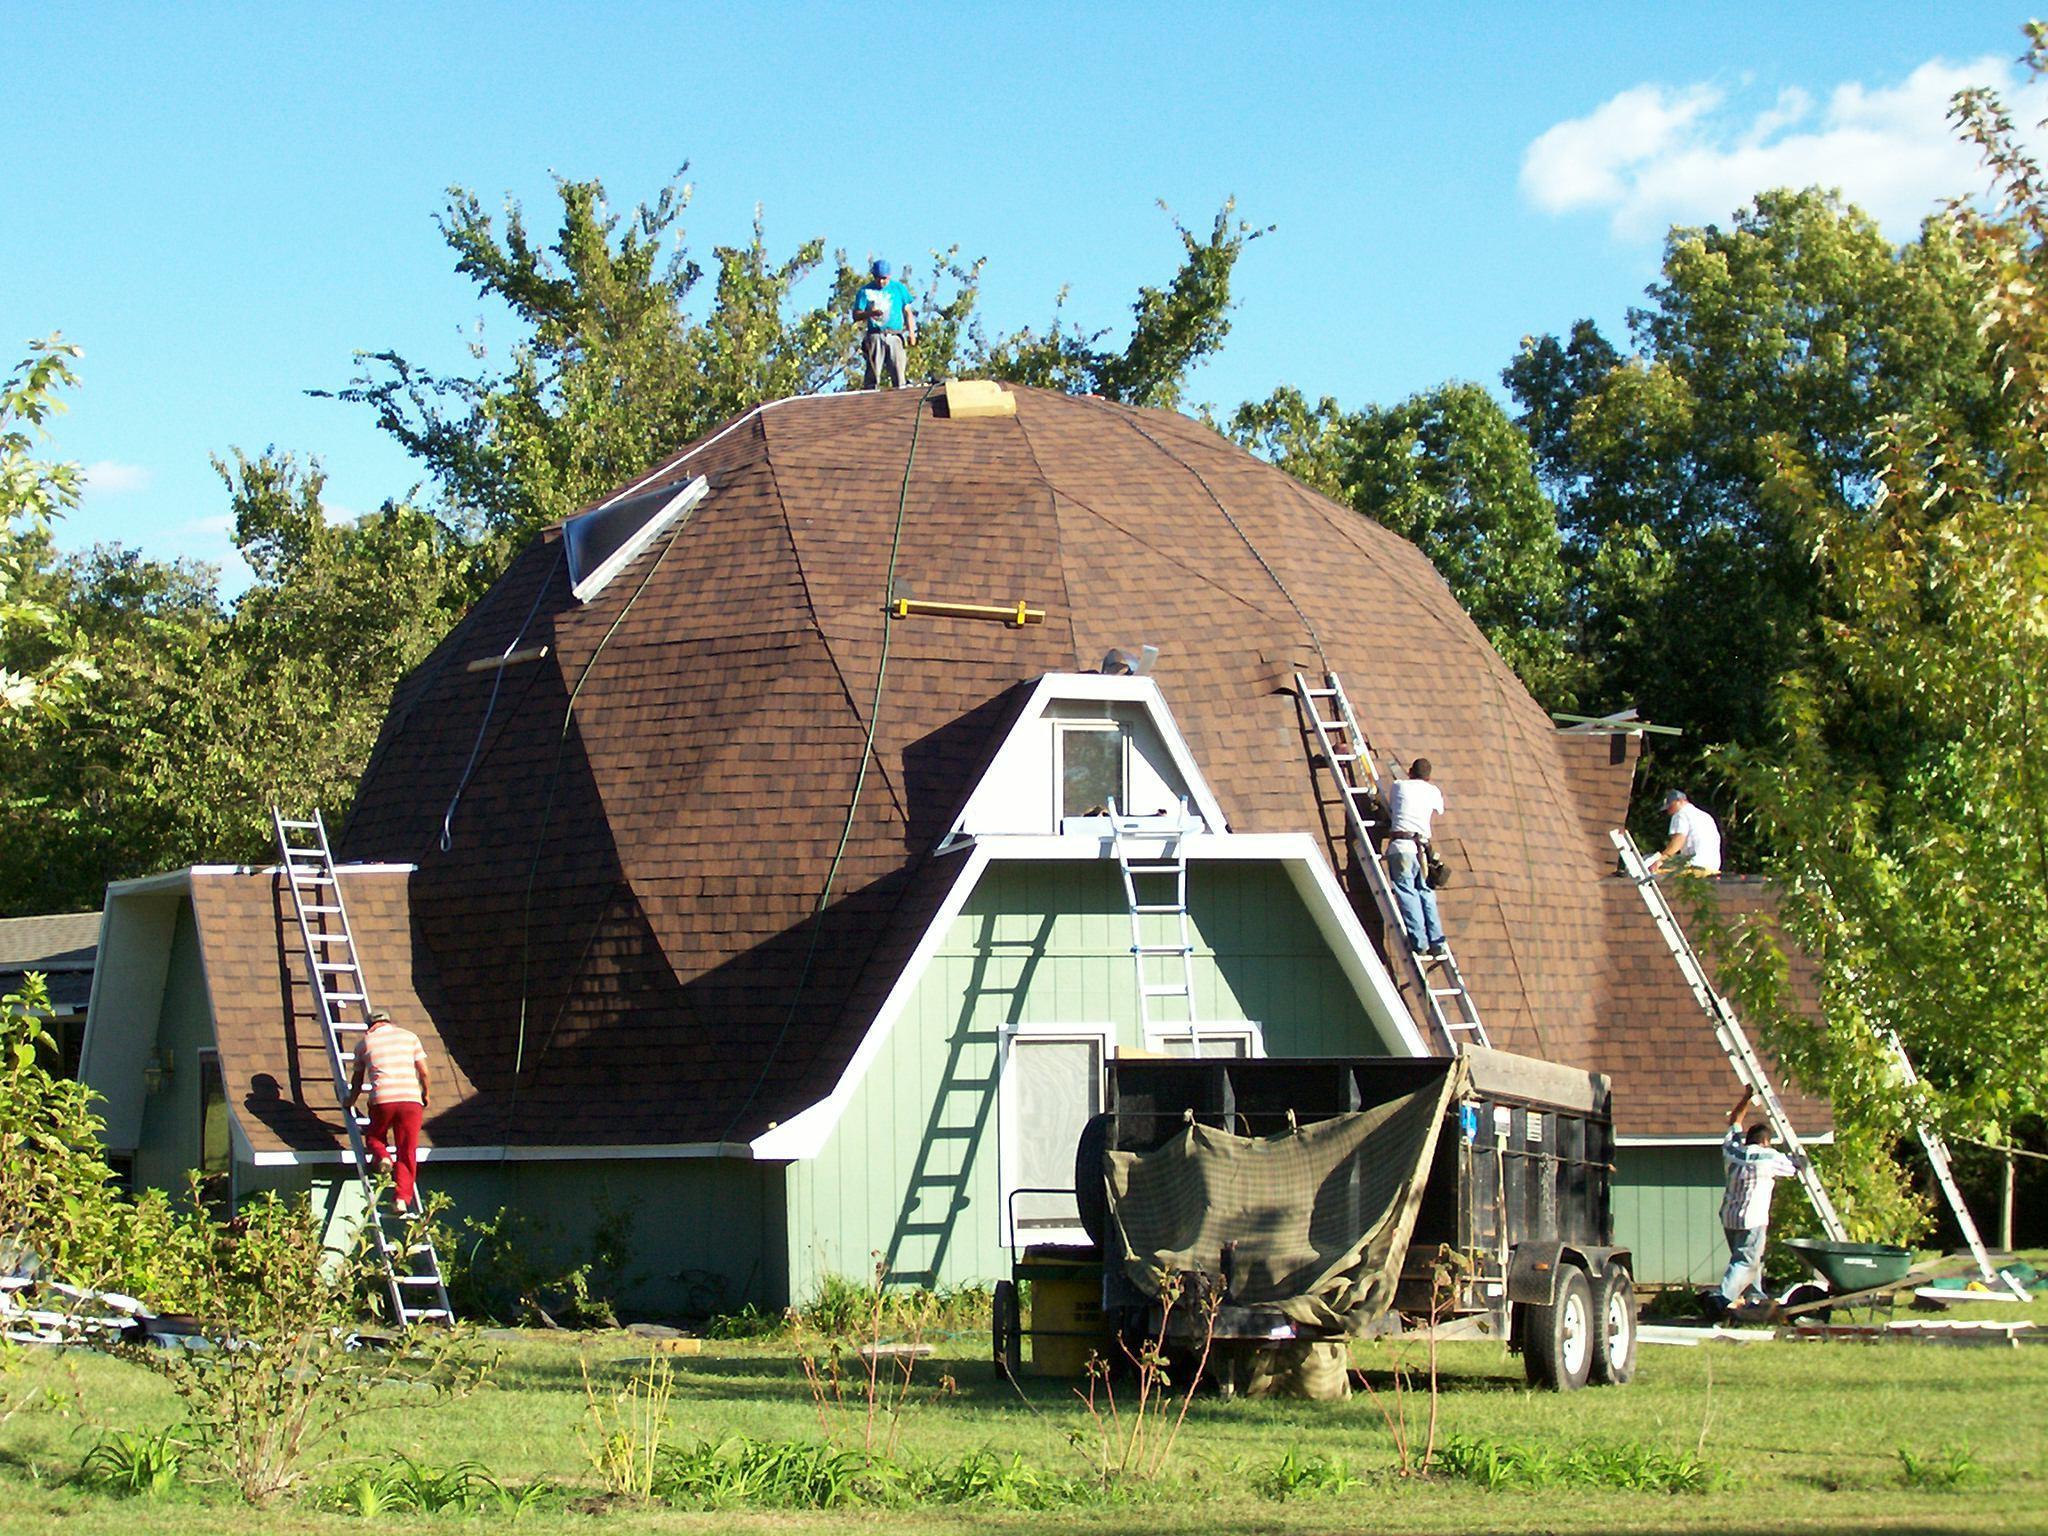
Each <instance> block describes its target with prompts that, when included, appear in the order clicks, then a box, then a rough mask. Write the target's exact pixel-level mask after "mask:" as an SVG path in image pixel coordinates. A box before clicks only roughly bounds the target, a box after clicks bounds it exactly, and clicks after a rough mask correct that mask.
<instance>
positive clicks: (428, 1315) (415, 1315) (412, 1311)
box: [398, 1307, 448, 1323]
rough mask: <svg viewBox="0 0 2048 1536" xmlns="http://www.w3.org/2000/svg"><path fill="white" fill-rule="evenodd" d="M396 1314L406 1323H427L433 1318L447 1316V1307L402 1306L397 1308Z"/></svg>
mask: <svg viewBox="0 0 2048 1536" xmlns="http://www.w3.org/2000/svg"><path fill="white" fill-rule="evenodd" d="M398 1315H399V1317H400V1318H401V1319H402V1320H403V1321H405V1322H408V1323H428V1322H432V1321H433V1320H434V1319H435V1318H445V1317H447V1315H448V1309H447V1308H446V1307H418V1308H414V1307H402V1308H400V1309H399V1314H398Z"/></svg>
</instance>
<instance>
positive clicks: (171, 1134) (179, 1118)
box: [135, 902, 213, 1191]
mask: <svg viewBox="0 0 2048 1536" xmlns="http://www.w3.org/2000/svg"><path fill="white" fill-rule="evenodd" d="M212 1046H213V1015H212V1013H211V1012H210V1011H209V1009H208V1008H207V1003H206V984H205V979H204V974H203V972H202V971H201V969H200V962H199V929H198V926H197V925H196V924H195V923H194V922H193V920H192V904H191V903H190V902H181V903H180V904H179V906H178V920H177V926H176V928H175V929H173V930H172V934H171V960H170V968H169V970H168V971H167V972H166V974H165V977H164V1005H163V1011H162V1012H161V1013H160V1014H159V1015H158V1016H157V1021H156V1048H155V1054H156V1057H157V1059H158V1060H159V1061H160V1062H161V1063H162V1064H164V1065H166V1066H168V1067H169V1069H170V1070H169V1072H168V1073H167V1074H166V1075H165V1077H164V1079H163V1081H162V1083H161V1085H160V1086H159V1087H158V1089H157V1091H156V1092H155V1093H152V1094H149V1095H148V1096H147V1097H146V1098H144V1100H143V1101H142V1132H141V1136H140V1138H139V1139H138V1140H137V1142H136V1147H135V1182H136V1185H137V1187H138V1188H157V1189H169V1190H174V1191H182V1190H183V1189H184V1188H185V1175H186V1173H187V1172H188V1171H189V1170H190V1169H193V1168H197V1167H198V1166H199V1053H200V1051H202V1050H210V1049H212Z"/></svg>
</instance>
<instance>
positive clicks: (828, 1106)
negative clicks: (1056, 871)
mask: <svg viewBox="0 0 2048 1536" xmlns="http://www.w3.org/2000/svg"><path fill="white" fill-rule="evenodd" d="M1034 841H1036V840H1034ZM1043 841H1047V842H1056V841H1058V839H1057V838H1051V837H1048V838H1046V839H1043ZM988 863H989V852H988V849H987V848H985V847H983V846H982V845H981V844H979V843H976V844H974V845H973V846H972V847H971V848H970V850H969V852H968V854H967V857H966V859H965V860H963V861H962V862H961V865H960V872H959V873H958V874H957V875H955V876H954V877H953V884H952V886H951V888H949V889H948V890H947V892H946V897H945V900H943V901H942V902H940V903H939V910H938V911H937V912H936V913H934V914H933V915H932V920H931V923H930V925H929V926H928V927H926V929H925V931H924V933H923V934H922V935H920V936H919V938H918V941H917V948H916V949H914V950H912V951H911V955H910V961H909V963H908V964H907V965H905V966H904V967H903V969H902V970H901V971H899V972H897V974H896V981H895V984H894V985H893V986H891V987H890V988H889V995H888V996H887V997H885V998H883V999H882V1006H881V1007H880V1008H879V1009H877V1010H876V1011H875V1020H874V1022H873V1023H872V1024H870V1025H869V1026H868V1028H867V1032H866V1033H865V1034H864V1035H862V1036H861V1040H860V1044H859V1045H858V1046H857V1047H855V1049H854V1052H853V1059H852V1060H851V1061H849V1062H848V1063H847V1064H846V1070H845V1071H844V1072H841V1073H840V1074H839V1081H838V1082H836V1083H834V1084H833V1085H832V1091H831V1092H830V1093H829V1094H827V1095H826V1096H825V1097H824V1098H822V1099H820V1100H819V1101H818V1102H817V1103H815V1104H813V1105H810V1106H809V1107H808V1108H806V1109H801V1110H799V1111H797V1113H795V1114H794V1115H791V1116H790V1117H789V1118H788V1119H787V1120H785V1121H783V1122H782V1123H781V1124H780V1125H773V1126H770V1127H769V1128H768V1129H767V1130H765V1131H763V1132H762V1133H761V1134H760V1135H759V1136H756V1137H755V1138H754V1141H753V1146H752V1148H751V1152H752V1155H753V1156H754V1157H757V1158H761V1159H763V1160H765V1161H771V1162H796V1161H799V1160H801V1159H803V1158H809V1157H816V1156H817V1155H818V1153H819V1152H821V1151H822V1150H824V1146H825V1140H826V1138H827V1137H829V1136H830V1135H831V1134H832V1128H833V1127H834V1126H836V1125H837V1124H838V1123H839V1117H840V1116H841V1115H842V1114H844V1113H845V1112H846V1106H847V1105H848V1104H850V1103H852V1102H853V1094H854V1090H855V1089H856V1088H858V1087H859V1086H860V1080H861V1078H862V1077H864V1076H865V1075H866V1074H867V1070H868V1067H869V1066H870V1065H871V1064H872V1063H873V1061H874V1059H875V1058H876V1057H877V1056H879V1055H880V1054H881V1053H882V1047H883V1046H884V1045H885V1044H886V1043H887V1042H888V1039H889V1031H890V1030H892V1029H894V1028H895V1027H896V1020H897V1018H898V1017H899V1016H900V1015H901V1014H902V1012H903V1010H904V1008H905V1006H906V1005H908V1003H909V1002H910V997H911V994H912V993H914V992H915V991H916V990H917V984H918V983H919V982H920V981H922V980H923V979H924V973H925V970H926V969H927V968H928V967H929V966H930V965H931V961H932V956H933V955H935V954H937V953H938V950H939V945H940V944H942V943H944V942H945V938H946V934H947V932H948V930H950V929H951V928H952V926H953V919H954V918H956V917H958V916H959V915H960V909H961V908H962V907H964V906H966V905H967V898H968V897H969V896H971V895H973V894H974V887H975V885H976V883H977V882H978V881H980V879H981V872H982V871H983V870H985V869H987V868H988Z"/></svg>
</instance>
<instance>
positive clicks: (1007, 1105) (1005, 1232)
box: [996, 1024, 1116, 1249]
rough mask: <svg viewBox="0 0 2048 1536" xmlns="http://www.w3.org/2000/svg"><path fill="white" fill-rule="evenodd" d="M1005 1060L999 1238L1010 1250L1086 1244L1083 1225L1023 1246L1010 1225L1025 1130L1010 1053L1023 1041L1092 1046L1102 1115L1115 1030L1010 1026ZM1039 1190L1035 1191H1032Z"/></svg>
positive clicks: (1054, 1230)
mask: <svg viewBox="0 0 2048 1536" xmlns="http://www.w3.org/2000/svg"><path fill="white" fill-rule="evenodd" d="M1001 1035H1002V1038H1001V1044H1000V1046H999V1050H1000V1051H1001V1055H1000V1056H999V1057H998V1059H997V1066H996V1203H997V1206H998V1216H997V1220H998V1223H999V1227H1000V1230H999V1233H998V1236H999V1237H1000V1239H1001V1243H1002V1246H1003V1247H1005V1248H1009V1249H1017V1248H1024V1247H1028V1246H1030V1245H1031V1244H1033V1243H1085V1242H1087V1241H1088V1233H1087V1231H1086V1230H1085V1229H1084V1228H1083V1227H1082V1226H1081V1225H1080V1223H1079V1222H1078V1221H1076V1222H1075V1224H1074V1225H1073V1226H1071V1227H1034V1228H1032V1229H1031V1232H1030V1236H1029V1237H1027V1238H1026V1239H1024V1240H1023V1241H1022V1242H1020V1241H1018V1237H1017V1233H1016V1231H1015V1230H1014V1229H1013V1227H1012V1225H1011V1220H1010V1208H1011V1201H1010V1192H1011V1190H1012V1189H1014V1188H1018V1187H1020V1186H1018V1185H1017V1184H1016V1182H1015V1179H1014V1177H1013V1175H1014V1172H1015V1170H1016V1169H1017V1167H1018V1166H1019V1163H1020V1161H1021V1157H1022V1152H1021V1149H1020V1147H1019V1146H1018V1144H1017V1138H1018V1134H1019V1132H1020V1130H1021V1129H1022V1127H1021V1126H1020V1124H1019V1118H1020V1117H1019V1115H1018V1113H1017V1106H1016V1092H1017V1090H1016V1086H1015V1083H1014V1081H1013V1079H1012V1078H1011V1075H1010V1053H1011V1050H1012V1049H1013V1048H1014V1047H1015V1045H1016V1044H1017V1042H1018V1041H1019V1040H1041V1041H1049V1042H1054V1043H1057V1042H1060V1041H1065V1042H1067V1043H1069V1044H1075V1045H1085V1044H1092V1045H1094V1046H1095V1047H1096V1049H1097V1051H1098V1053H1099V1054H1098V1058H1097V1059H1098V1060H1099V1061H1100V1062H1101V1064H1102V1075H1101V1080H1100V1081H1099V1082H1097V1084H1096V1085H1095V1103H1096V1106H1097V1111H1098V1112H1099V1111H1100V1108H1101V1106H1102V1105H1103V1104H1104V1103H1106V1102H1107V1100H1108V1095H1109V1059H1110V1053H1111V1052H1112V1051H1114V1050H1115V1048H1116V1026H1115V1025H1114V1024H1005V1025H1004V1026H1003V1027H1002V1031H1001ZM1031 1187H1035V1186H1031Z"/></svg>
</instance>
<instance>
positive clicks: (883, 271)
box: [868, 260, 895, 277]
mask: <svg viewBox="0 0 2048 1536" xmlns="http://www.w3.org/2000/svg"><path fill="white" fill-rule="evenodd" d="M868 270H869V271H870V272H872V273H874V274H875V276H877V277H887V276H888V275H889V274H890V273H891V272H892V271H894V270H895V269H894V268H893V267H891V266H890V265H889V263H887V262H886V261H880V260H877V261H876V262H875V264H874V265H873V266H872V267H870V268H868Z"/></svg>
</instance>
